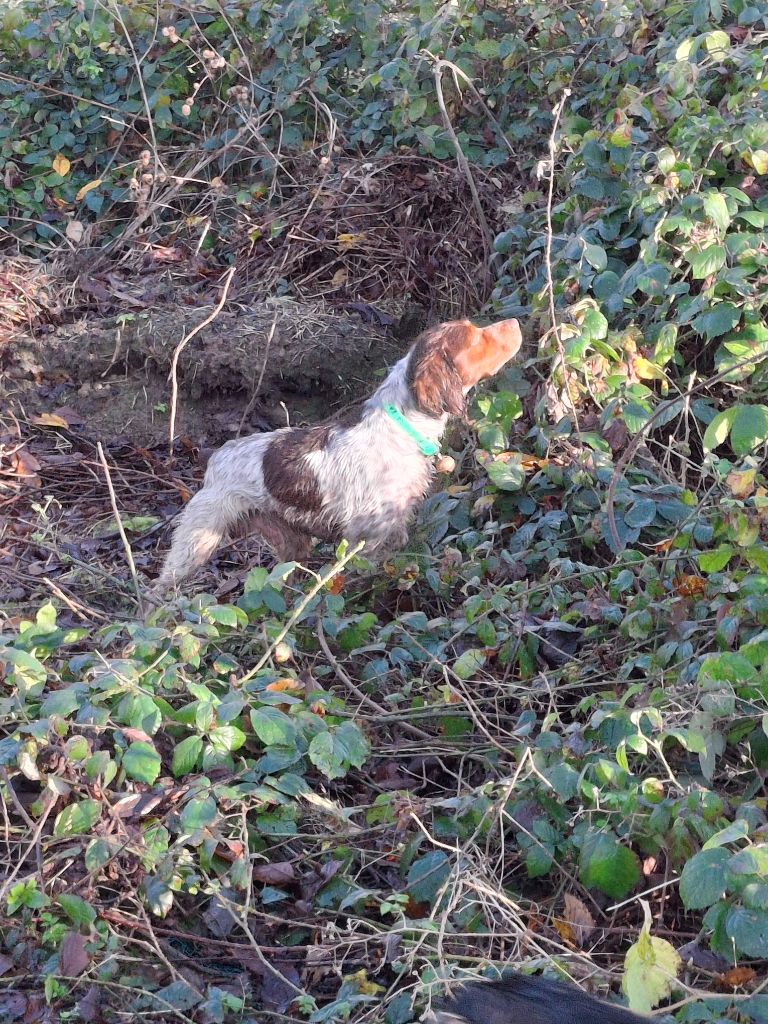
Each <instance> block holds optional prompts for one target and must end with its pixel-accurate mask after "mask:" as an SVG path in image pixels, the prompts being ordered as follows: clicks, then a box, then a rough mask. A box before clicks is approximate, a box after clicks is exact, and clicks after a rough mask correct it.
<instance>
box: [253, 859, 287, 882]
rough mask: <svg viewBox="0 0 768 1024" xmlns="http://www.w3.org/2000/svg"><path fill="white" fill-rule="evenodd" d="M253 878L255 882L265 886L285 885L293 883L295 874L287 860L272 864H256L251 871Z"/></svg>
mask: <svg viewBox="0 0 768 1024" xmlns="http://www.w3.org/2000/svg"><path fill="white" fill-rule="evenodd" d="M253 877H254V878H255V879H256V881H257V882H266V884H267V885H286V884H288V883H289V882H293V881H294V880H295V878H296V872H295V870H294V867H293V864H292V863H291V861H289V860H284V861H276V862H275V863H274V864H257V865H256V866H255V867H254V869H253Z"/></svg>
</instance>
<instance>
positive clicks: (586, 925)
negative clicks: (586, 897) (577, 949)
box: [563, 892, 595, 948]
mask: <svg viewBox="0 0 768 1024" xmlns="http://www.w3.org/2000/svg"><path fill="white" fill-rule="evenodd" d="M563 917H564V918H565V920H566V921H567V922H568V924H569V925H570V926H571V928H572V929H573V936H574V940H575V941H576V943H577V944H578V945H579V946H581V947H582V948H583V947H584V946H585V945H586V943H587V940H588V939H589V937H590V935H591V934H592V932H593V931H594V930H595V919H594V918H593V917H592V915H591V914H590V912H589V910H588V909H587V906H586V904H585V903H583V902H582V901H581V900H580V899H579V898H578V896H574V895H572V894H571V893H569V892H567V893H566V894H565V910H564V912H563Z"/></svg>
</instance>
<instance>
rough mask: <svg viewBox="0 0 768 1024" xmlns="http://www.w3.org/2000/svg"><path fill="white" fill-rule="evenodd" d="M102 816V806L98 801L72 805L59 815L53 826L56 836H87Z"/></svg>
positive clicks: (86, 801) (85, 801)
mask: <svg viewBox="0 0 768 1024" xmlns="http://www.w3.org/2000/svg"><path fill="white" fill-rule="evenodd" d="M100 815H101V804H100V803H99V801H98V800H81V801H80V803H77V804H70V805H69V806H68V807H65V808H64V810H63V811H62V812H61V813H60V814H59V815H58V817H57V818H56V821H55V822H54V826H53V834H54V835H55V836H57V837H58V836H82V835H87V834H88V833H89V832H90V831H91V829H92V828H93V826H94V825H95V824H96V822H97V821H98V820H99V816H100Z"/></svg>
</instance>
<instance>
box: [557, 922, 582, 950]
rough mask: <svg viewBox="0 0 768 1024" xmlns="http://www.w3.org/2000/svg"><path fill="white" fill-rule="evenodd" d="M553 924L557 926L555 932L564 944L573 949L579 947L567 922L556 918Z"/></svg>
mask: <svg viewBox="0 0 768 1024" xmlns="http://www.w3.org/2000/svg"><path fill="white" fill-rule="evenodd" d="M552 924H553V925H554V926H555V931H556V932H557V934H558V935H559V936H560V938H561V939H562V940H563V942H565V943H566V944H567V945H569V946H572V947H575V946H576V945H577V942H576V936H575V935H574V932H573V928H571V926H570V925H569V924H568V922H567V921H562V920H561V919H560V918H559V917H556V918H554V919H553V921H552Z"/></svg>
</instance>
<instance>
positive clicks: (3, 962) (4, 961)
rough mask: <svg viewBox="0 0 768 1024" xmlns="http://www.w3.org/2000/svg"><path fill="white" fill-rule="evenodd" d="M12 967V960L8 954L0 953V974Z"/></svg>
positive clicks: (5, 972)
mask: <svg viewBox="0 0 768 1024" xmlns="http://www.w3.org/2000/svg"><path fill="white" fill-rule="evenodd" d="M12 967H13V960H11V958H10V957H9V956H4V955H2V954H0V975H3V974H7V973H8V971H10V969H11V968H12Z"/></svg>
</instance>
